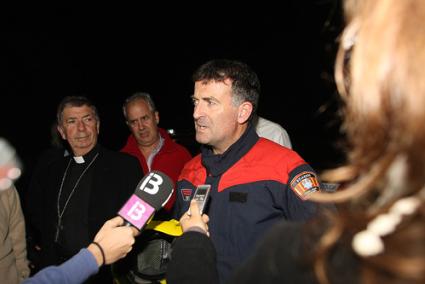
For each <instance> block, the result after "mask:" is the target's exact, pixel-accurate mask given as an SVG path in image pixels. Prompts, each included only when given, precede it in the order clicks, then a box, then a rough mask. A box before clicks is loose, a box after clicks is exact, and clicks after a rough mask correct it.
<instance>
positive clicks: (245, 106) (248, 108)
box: [238, 102, 253, 124]
mask: <svg viewBox="0 0 425 284" xmlns="http://www.w3.org/2000/svg"><path fill="white" fill-rule="evenodd" d="M252 109H253V107H252V104H251V103H250V102H243V103H242V104H241V105H240V106H239V113H238V123H240V124H243V123H245V122H247V120H248V119H249V117H250V116H251V113H252Z"/></svg>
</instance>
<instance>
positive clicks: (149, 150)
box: [121, 93, 192, 215]
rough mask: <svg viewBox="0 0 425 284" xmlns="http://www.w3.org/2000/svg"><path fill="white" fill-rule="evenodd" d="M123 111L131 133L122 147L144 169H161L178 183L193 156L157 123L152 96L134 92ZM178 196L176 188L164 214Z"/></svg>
mask: <svg viewBox="0 0 425 284" xmlns="http://www.w3.org/2000/svg"><path fill="white" fill-rule="evenodd" d="M123 113H124V117H125V119H126V123H127V125H128V127H129V129H130V131H131V134H130V136H129V137H128V139H127V144H126V145H125V146H124V148H122V149H121V151H122V152H125V153H128V154H131V155H134V156H136V157H137V158H138V159H139V162H140V165H141V166H142V168H143V171H144V172H145V173H148V172H149V171H152V170H158V171H161V172H163V173H165V174H166V175H168V176H169V177H170V178H171V179H172V180H173V181H174V184H176V182H177V179H178V177H179V174H180V171H181V170H182V168H183V166H184V165H185V164H186V162H188V161H189V160H190V159H191V158H192V157H191V154H190V153H189V151H188V150H187V149H186V148H185V147H183V146H181V145H179V144H177V143H176V142H174V141H173V140H172V139H171V138H170V136H169V135H168V133H167V132H166V131H165V130H164V129H162V128H159V127H158V123H159V113H158V111H157V110H156V107H155V103H154V101H153V100H152V98H151V96H150V95H149V94H148V93H135V94H133V95H132V96H130V97H129V98H127V99H126V100H125V102H124V105H123ZM175 200H176V195H175V191H174V193H173V196H172V197H171V198H170V200H169V201H168V202H167V204H166V205H165V206H164V208H165V211H166V212H162V213H163V214H164V213H169V212H171V209H172V207H173V205H174V202H175ZM165 215H168V214H165Z"/></svg>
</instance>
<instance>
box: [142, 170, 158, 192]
mask: <svg viewBox="0 0 425 284" xmlns="http://www.w3.org/2000/svg"><path fill="white" fill-rule="evenodd" d="M163 181H164V180H163V179H162V177H161V176H160V175H157V174H155V173H150V174H149V175H148V176H147V178H146V179H145V180H144V181H143V183H142V184H141V185H140V187H139V189H140V190H142V191H144V192H147V193H149V194H151V195H154V194H157V193H158V191H159V186H160V185H161V184H162V182H163Z"/></svg>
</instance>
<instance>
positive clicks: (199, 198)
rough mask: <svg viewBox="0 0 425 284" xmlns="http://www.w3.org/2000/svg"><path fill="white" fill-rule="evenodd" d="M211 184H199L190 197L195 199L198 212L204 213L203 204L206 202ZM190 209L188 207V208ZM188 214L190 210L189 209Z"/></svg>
mask: <svg viewBox="0 0 425 284" xmlns="http://www.w3.org/2000/svg"><path fill="white" fill-rule="evenodd" d="M210 190H211V185H209V184H201V185H198V187H197V188H196V190H195V194H194V195H193V197H192V200H195V201H196V203H197V204H198V208H199V214H201V215H202V214H203V213H204V209H205V205H206V204H207V201H208V197H209V196H210ZM189 210H190V209H189ZM189 215H190V211H189Z"/></svg>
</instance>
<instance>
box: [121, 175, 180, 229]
mask: <svg viewBox="0 0 425 284" xmlns="http://www.w3.org/2000/svg"><path fill="white" fill-rule="evenodd" d="M173 186H174V183H173V181H172V180H171V179H170V178H169V177H168V176H167V175H166V174H164V173H162V172H160V171H152V172H149V173H148V174H147V175H146V176H145V177H143V178H142V180H141V181H140V182H139V184H138V185H137V189H136V191H135V192H134V194H133V195H131V197H130V199H129V200H128V201H127V202H126V203H125V204H124V206H123V207H122V208H121V210H120V211H119V212H118V215H119V216H121V217H122V218H123V219H124V220H125V224H126V226H129V225H132V226H134V227H136V228H137V229H138V230H141V229H142V228H143V226H145V225H146V223H148V221H149V220H150V219H151V218H152V217H153V215H154V214H155V212H156V211H158V210H159V209H161V208H162V207H163V206H164V205H165V204H166V203H167V202H168V200H169V199H170V197H171V195H172V193H173V190H174V189H173Z"/></svg>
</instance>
